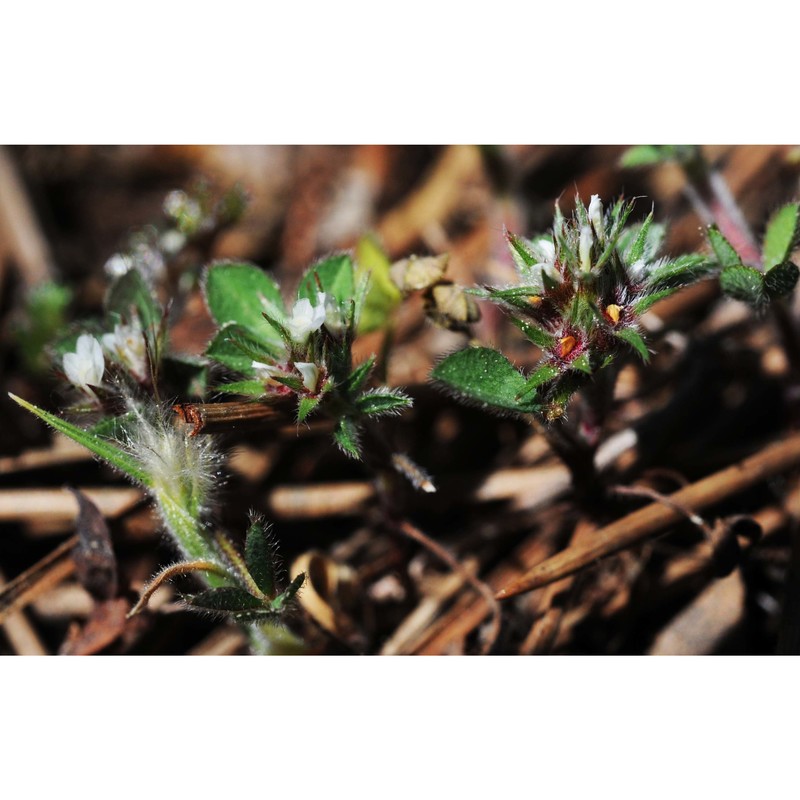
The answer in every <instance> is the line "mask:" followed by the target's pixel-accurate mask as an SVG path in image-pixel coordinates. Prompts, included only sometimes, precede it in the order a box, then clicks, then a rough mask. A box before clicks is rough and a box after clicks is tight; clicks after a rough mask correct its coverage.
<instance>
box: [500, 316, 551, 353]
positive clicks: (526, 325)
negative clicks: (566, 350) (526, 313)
mask: <svg viewBox="0 0 800 800" xmlns="http://www.w3.org/2000/svg"><path fill="white" fill-rule="evenodd" d="M510 319H511V322H512V323H513V324H514V325H516V326H517V327H518V328H519V329H520V330H521V331H522V332H523V333H524V334H525V336H526V337H527V338H528V339H529V340H530V341H531V342H533V343H534V344H535V345H536V346H537V347H541V348H542V349H544V348H546V347H552V346H553V345H554V344H555V343H556V339H555V337H554V336H553V335H552V334H549V333H548V332H547V331H544V330H542V329H541V328H539V327H537V326H536V325H533V324H532V323H530V322H528V321H527V320H523V319H518V318H517V317H511V318H510Z"/></svg>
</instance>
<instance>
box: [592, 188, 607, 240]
mask: <svg viewBox="0 0 800 800" xmlns="http://www.w3.org/2000/svg"><path fill="white" fill-rule="evenodd" d="M589 221H590V222H591V223H592V227H593V228H594V233H595V236H597V241H598V242H600V243H601V244H602V243H603V241H604V239H605V229H604V228H603V204H602V203H601V202H600V195H597V194H593V195H592V199H591V200H590V201H589Z"/></svg>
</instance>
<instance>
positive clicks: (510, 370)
mask: <svg viewBox="0 0 800 800" xmlns="http://www.w3.org/2000/svg"><path fill="white" fill-rule="evenodd" d="M431 378H432V379H433V380H434V381H437V382H439V383H440V384H443V385H444V386H445V387H447V388H448V389H450V390H452V391H453V392H455V393H456V394H457V395H459V396H460V397H462V398H465V399H468V400H474V401H477V402H480V403H485V404H486V405H489V406H495V407H497V408H502V409H507V410H509V411H516V412H519V413H528V412H530V411H531V410H532V405H531V404H530V403H526V402H521V401H520V400H518V399H517V398H518V396H519V395H520V394H521V393H522V392H523V391H524V390H525V384H526V380H525V376H524V375H523V374H522V373H521V372H520V371H519V370H518V369H516V368H515V367H514V366H513V365H512V364H511V362H510V361H509V360H508V359H507V358H506V357H505V356H504V355H503V354H502V353H499V352H498V351H497V350H492V349H491V348H488V347H469V348H467V349H466V350H460V351H459V352H457V353H453V354H452V355H450V356H448V357H447V358H445V359H444V360H443V361H440V362H439V363H438V364H437V365H436V366H435V367H434V369H433V371H432V372H431Z"/></svg>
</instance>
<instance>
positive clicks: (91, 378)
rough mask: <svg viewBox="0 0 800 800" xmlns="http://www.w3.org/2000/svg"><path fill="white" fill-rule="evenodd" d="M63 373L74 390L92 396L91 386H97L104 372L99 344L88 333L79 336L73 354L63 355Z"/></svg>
mask: <svg viewBox="0 0 800 800" xmlns="http://www.w3.org/2000/svg"><path fill="white" fill-rule="evenodd" d="M63 364H64V373H65V374H66V376H67V380H68V381H69V382H70V383H71V384H72V385H73V386H75V387H76V388H78V389H80V390H81V391H82V392H85V393H86V394H88V395H92V396H94V392H93V391H92V389H91V387H92V386H99V385H100V383H101V382H102V380H103V372H105V360H104V359H103V348H102V347H100V342H98V341H97V339H95V338H94V336H91V335H90V334H88V333H84V334H81V335H80V336H79V337H78V341H77V343H76V345H75V352H74V353H65V354H64V361H63Z"/></svg>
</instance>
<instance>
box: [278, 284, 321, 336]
mask: <svg viewBox="0 0 800 800" xmlns="http://www.w3.org/2000/svg"><path fill="white" fill-rule="evenodd" d="M326 299H327V297H326V295H325V292H318V293H317V303H316V305H313V306H312V305H311V301H310V300H309V299H308V298H306V297H303V298H301V299H300V300H298V301H297V302H296V303H295V304H294V308H293V309H292V314H291V316H290V317H289V318H288V319H287V320H286V329H287V330H288V331H289V335H290V336H291V337H292V340H293V341H294V342H296V343H297V344H305V343H306V340H307V339H308V337H309V334H310V333H311V332H312V331H316V330H319V329H320V328H321V327H322V324H323V323H324V322H325V301H326Z"/></svg>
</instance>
